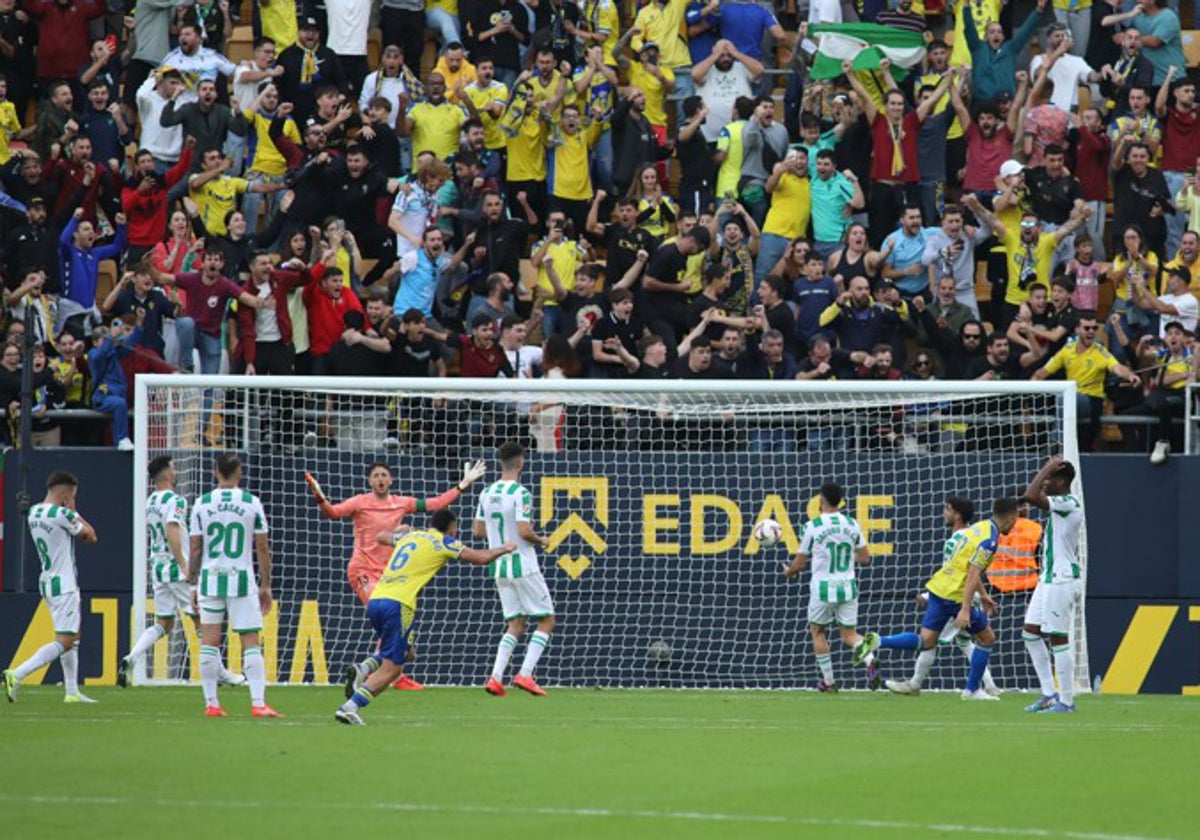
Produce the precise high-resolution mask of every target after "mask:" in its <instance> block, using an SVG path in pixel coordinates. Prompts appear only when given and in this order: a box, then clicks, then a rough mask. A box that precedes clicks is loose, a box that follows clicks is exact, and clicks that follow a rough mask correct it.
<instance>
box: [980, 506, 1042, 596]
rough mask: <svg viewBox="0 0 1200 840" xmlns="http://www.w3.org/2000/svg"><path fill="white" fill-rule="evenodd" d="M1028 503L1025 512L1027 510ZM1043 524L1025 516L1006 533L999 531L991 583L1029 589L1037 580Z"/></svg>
mask: <svg viewBox="0 0 1200 840" xmlns="http://www.w3.org/2000/svg"><path fill="white" fill-rule="evenodd" d="M1028 512H1029V508H1028V506H1025V507H1024V510H1022V513H1028ZM1041 539H1042V526H1041V525H1039V524H1038V523H1037V522H1034V521H1033V520H1032V519H1028V518H1026V517H1025V516H1020V517H1018V518H1017V524H1016V525H1014V526H1013V529H1012V530H1011V531H1009V532H1008V533H1007V534H1001V535H1000V541H999V544H998V546H997V548H996V555H995V557H994V558H993V559H992V565H991V566H989V567H988V570H987V579H988V583H990V584H991V585H992V586H994V587H995V588H996V589H998V590H1000V591H1001V592H1029V591H1031V590H1033V589H1034V587H1036V586H1037V582H1038V544H1039V543H1040V542H1041Z"/></svg>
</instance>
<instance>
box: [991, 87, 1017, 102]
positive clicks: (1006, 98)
mask: <svg viewBox="0 0 1200 840" xmlns="http://www.w3.org/2000/svg"><path fill="white" fill-rule="evenodd" d="M992 101H993V102H994V103H995V104H996V105H1002V104H1004V103H1005V102H1012V94H1011V93H1009V92H1008V91H1006V90H1002V91H1000V92H999V93H997V94H996V98H995V99H993V100H992Z"/></svg>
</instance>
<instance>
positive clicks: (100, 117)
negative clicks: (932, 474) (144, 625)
mask: <svg viewBox="0 0 1200 840" xmlns="http://www.w3.org/2000/svg"><path fill="white" fill-rule="evenodd" d="M773 5H778V6H780V8H773ZM804 5H805V4H802V7H801V8H800V9H797V8H795V7H794V5H793V4H792V3H790V2H789V3H778V4H772V3H771V2H752V0H707V2H697V1H696V0H642V2H633V0H630V2H626V0H381V2H375V0H311V2H307V3H306V2H302V1H301V0H271V2H270V3H266V2H265V1H264V2H263V3H261V4H258V3H247V4H244V5H243V6H242V7H241V8H238V7H237V6H236V5H231V4H230V2H229V0H215V2H205V0H199V2H194V0H137V3H136V5H132V4H130V5H125V4H123V3H122V2H121V0H108V2H106V3H103V2H98V0H0V127H2V128H3V130H2V131H0V167H2V171H0V180H2V187H3V192H2V194H0V204H2V209H0V224H2V226H3V231H4V233H3V236H2V237H0V249H2V251H0V270H2V271H3V273H4V280H5V284H4V285H5V295H4V312H5V317H6V321H7V325H6V329H7V332H6V338H7V341H6V344H5V350H4V356H3V360H2V361H0V404H2V405H3V406H4V407H5V409H6V413H7V417H8V420H9V422H8V423H7V424H6V426H7V427H8V428H6V429H5V433H6V439H7V440H8V441H12V440H13V438H14V431H13V430H14V428H15V423H16V420H17V418H18V413H19V403H18V399H19V395H20V384H19V383H20V371H21V366H22V364H23V361H22V353H21V348H22V347H23V346H24V344H23V341H22V339H24V338H25V337H26V336H28V337H29V340H30V341H31V342H32V343H33V346H34V352H33V355H32V365H33V369H34V371H35V374H34V388H35V393H34V398H33V403H34V405H33V412H34V430H35V440H36V441H37V442H39V443H43V444H53V443H55V442H58V441H59V440H60V439H61V438H60V436H59V430H58V429H57V426H56V422H55V420H54V417H55V416H56V415H55V412H54V409H56V408H59V409H61V408H91V409H94V410H96V411H100V412H103V413H104V414H107V415H111V416H112V436H113V441H114V443H115V444H117V445H119V446H122V447H128V446H130V445H131V444H130V442H129V437H128V434H129V433H128V429H129V417H128V411H129V402H130V400H131V395H132V387H131V383H132V378H133V377H134V376H136V375H137V374H138V373H142V372H147V371H183V372H190V371H193V370H195V371H198V372H203V373H217V372H224V371H229V372H232V373H239V374H246V375H258V376H264V375H286V374H292V373H296V374H312V375H327V376H328V375H332V376H341V375H378V376H388V375H395V376H447V375H461V376H485V377H495V376H506V377H515V378H528V377H537V376H546V377H567V376H571V377H574V376H583V377H596V378H613V379H624V378H648V379H659V378H663V379H665V378H677V379H730V378H736V379H798V380H827V379H835V378H836V379H867V380H880V379H882V380H889V379H900V378H912V379H919V380H930V379H934V378H938V379H955V380H964V379H982V380H996V379H1005V380H1009V379H1031V378H1033V379H1040V378H1046V377H1053V376H1068V377H1071V378H1072V379H1075V380H1076V382H1077V383H1078V384H1079V388H1080V394H1081V396H1080V417H1081V418H1082V422H1083V427H1082V439H1083V445H1084V447H1085V448H1089V449H1090V448H1091V447H1092V446H1093V445H1094V444H1095V442H1096V440H1097V436H1098V430H1099V426H1098V421H1099V418H1100V416H1101V413H1102V412H1103V411H1104V410H1105V409H1104V406H1105V403H1106V400H1108V401H1111V402H1112V403H1113V404H1114V405H1115V406H1116V407H1117V409H1124V410H1127V411H1130V412H1133V413H1138V414H1150V415H1153V416H1156V417H1159V418H1160V423H1159V424H1158V427H1157V431H1156V432H1154V433H1156V434H1157V437H1156V438H1155V440H1156V441H1157V445H1156V446H1155V457H1156V458H1158V459H1160V460H1161V458H1162V457H1165V455H1166V451H1167V441H1169V440H1170V439H1171V438H1172V437H1173V436H1175V435H1176V434H1177V428H1176V425H1177V424H1175V423H1174V422H1173V418H1175V417H1177V416H1178V415H1179V414H1181V413H1182V405H1183V399H1182V394H1183V391H1182V388H1183V387H1184V386H1185V385H1186V384H1187V383H1188V382H1190V381H1194V380H1195V376H1196V367H1195V365H1194V364H1193V362H1194V360H1195V359H1196V358H1197V357H1196V355H1195V354H1194V353H1193V343H1194V336H1195V332H1196V326H1197V303H1196V297H1195V296H1194V295H1195V294H1196V293H1197V292H1198V291H1200V265H1198V264H1197V263H1198V261H1200V256H1198V250H1200V242H1198V235H1197V231H1200V195H1198V192H1197V190H1198V187H1197V167H1198V164H1200V161H1198V155H1200V120H1198V113H1197V103H1196V82H1195V80H1194V78H1193V77H1191V76H1189V75H1188V72H1187V67H1186V63H1185V58H1184V53H1183V50H1182V47H1181V34H1180V33H1181V25H1180V20H1179V16H1178V9H1177V8H1176V7H1175V6H1174V5H1173V4H1172V3H1171V2H1170V0H1141V2H1140V3H1139V4H1137V5H1132V4H1130V3H1128V2H1126V0H1069V2H1068V0H1039V2H1036V3H1034V2H1029V0H1010V2H1009V3H1007V4H1002V3H1001V2H1000V0H978V1H976V0H969V2H952V3H950V4H949V5H947V6H946V7H945V8H941V7H940V4H939V5H937V6H935V5H934V4H933V3H932V2H929V0H927V2H926V4H925V5H924V6H922V5H921V4H920V3H918V2H916V0H899V2H898V4H897V5H895V7H891V6H890V5H889V4H885V3H883V2H881V0H862V1H861V2H859V3H857V4H846V5H844V6H843V5H841V4H839V3H838V2H836V0H811V3H809V4H807V8H805V7H804ZM855 19H859V20H862V21H865V22H875V23H878V24H883V25H885V26H888V27H891V28H893V29H897V30H902V31H907V32H920V33H922V35H923V37H924V43H925V47H926V48H925V50H924V55H923V57H922V58H921V59H920V61H919V63H918V64H916V65H913V66H908V67H900V66H899V64H897V65H896V66H893V65H892V63H891V62H890V61H888V60H887V59H884V60H882V61H880V62H878V66H877V67H873V68H871V69H867V70H854V69H852V68H851V64H850V62H848V61H847V62H845V63H844V64H843V65H842V71H843V73H842V75H840V76H837V77H836V78H832V79H818V78H814V76H815V75H816V74H814V73H813V72H812V70H811V67H812V65H813V61H814V55H818V54H822V41H823V39H825V38H828V37H830V36H828V35H827V34H823V33H822V32H821V30H820V28H819V27H815V28H813V29H812V30H811V31H810V29H809V27H810V26H813V24H827V23H841V22H843V21H847V22H848V21H852V20H855ZM247 26H248V27H252V31H253V41H252V43H249V44H247V45H246V46H247V47H248V50H247V56H248V57H245V58H241V57H240V55H238V54H237V53H236V51H235V50H234V49H233V48H232V46H231V44H232V43H233V41H232V40H231V39H233V37H234V35H235V34H236V33H237V32H238V31H240V29H239V27H247ZM374 27H377V28H378V31H379V32H380V33H381V35H380V37H379V38H378V40H377V43H378V48H377V49H375V48H374V45H373V44H372V33H373V32H374V29H373V28H374ZM427 38H428V39H430V40H431V41H432V42H434V44H435V45H436V57H435V61H434V62H432V65H431V61H430V59H431V58H433V56H432V55H427V54H426V47H427V42H426V39H427ZM376 53H377V54H378V58H377V59H376V58H374V55H375V54H376ZM235 59H240V60H235ZM1110 208H1111V210H1110ZM107 261H111V263H109V262H107ZM106 264H111V265H114V266H115V271H114V272H112V274H111V276H109V275H106V273H105V271H104V266H105V265H106ZM1106 285H1107V286H1109V287H1110V289H1111V291H1110V290H1109V289H1105V286H1106ZM977 289H985V290H986V292H987V293H986V295H984V296H977ZM981 297H982V298H983V300H984V303H985V304H986V305H983V304H981V300H980V298H981ZM1110 298H1112V300H1113V303H1112V304H1111V306H1109V305H1108V304H1107V301H1108V300H1109V299H1110ZM1110 315H1111V317H1110ZM1098 319H1100V320H1098ZM1122 385H1123V386H1124V387H1120V386H1122ZM560 410H561V408H560V407H559V408H558V409H556V411H560ZM555 417H556V418H558V420H561V416H560V415H559V414H557V413H556V414H555ZM555 422H557V421H555ZM547 425H548V421H547V420H546V419H545V418H541V419H536V418H535V421H534V422H532V423H531V426H530V429H531V435H532V436H533V437H534V438H535V439H536V440H537V442H538V443H539V445H541V446H543V447H545V448H554V447H557V446H561V445H563V444H562V436H561V435H560V434H555V433H554V430H553V429H552V428H547ZM553 425H554V422H549V426H551V427H552V426H553ZM1126 436H1127V438H1130V439H1136V438H1137V433H1136V432H1134V431H1130V432H1127V433H1126ZM804 440H805V439H804V437H803V436H802V435H801V436H800V437H798V438H794V439H789V440H787V441H784V442H783V444H784V445H785V446H791V445H794V444H796V443H799V442H802V441H804ZM886 440H887V444H888V445H895V446H897V447H899V446H902V445H905V441H904V440H903V435H902V434H889V435H888V436H887V438H886ZM811 443H812V441H811V440H810V441H809V444H810V445H811ZM909 443H911V442H909ZM1139 445H1147V444H1146V443H1142V442H1140V441H1139Z"/></svg>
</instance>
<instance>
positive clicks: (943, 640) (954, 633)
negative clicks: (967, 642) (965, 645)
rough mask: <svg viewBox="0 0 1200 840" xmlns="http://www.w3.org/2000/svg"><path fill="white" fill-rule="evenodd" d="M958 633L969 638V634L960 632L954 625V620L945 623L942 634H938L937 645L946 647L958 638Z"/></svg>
mask: <svg viewBox="0 0 1200 840" xmlns="http://www.w3.org/2000/svg"><path fill="white" fill-rule="evenodd" d="M960 633H966V634H967V637H968V638H970V635H971V634H970V633H968V632H967V631H966V630H960V629H959V627H958V625H957V624H955V623H954V619H953V618H952V619H950V620H949V621H947V622H946V626H945V627H943V628H942V632H941V633H940V634H938V644H943V645H948V644H950V643H951V642H953V641H954V640H955V639H957V638H958V636H959V634H960Z"/></svg>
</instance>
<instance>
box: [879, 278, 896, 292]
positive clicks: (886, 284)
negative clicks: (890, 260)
mask: <svg viewBox="0 0 1200 840" xmlns="http://www.w3.org/2000/svg"><path fill="white" fill-rule="evenodd" d="M879 287H880V288H881V289H888V288H891V289H894V288H896V281H895V280H892V279H891V278H890V277H885V278H883V279H882V280H880V281H879Z"/></svg>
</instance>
